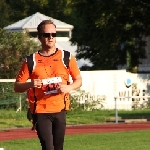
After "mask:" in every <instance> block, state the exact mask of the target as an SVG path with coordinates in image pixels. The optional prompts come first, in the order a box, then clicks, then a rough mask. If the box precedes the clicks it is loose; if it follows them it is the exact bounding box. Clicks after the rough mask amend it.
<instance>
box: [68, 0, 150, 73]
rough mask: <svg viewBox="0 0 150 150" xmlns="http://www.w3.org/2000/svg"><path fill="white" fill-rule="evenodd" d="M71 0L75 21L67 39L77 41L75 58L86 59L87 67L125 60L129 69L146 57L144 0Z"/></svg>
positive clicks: (149, 21)
mask: <svg viewBox="0 0 150 150" xmlns="http://www.w3.org/2000/svg"><path fill="white" fill-rule="evenodd" d="M73 1H74V3H73V4H72V7H73V9H74V11H75V14H76V15H77V18H78V25H76V26H75V28H74V30H73V35H72V39H71V41H72V42H73V43H77V44H78V50H77V53H78V54H77V58H85V59H87V58H88V59H90V61H91V62H92V64H93V67H91V68H90V69H96V70H98V69H101V70H103V69H116V68H117V66H118V65H120V64H121V65H124V64H126V63H128V64H129V66H128V67H129V69H130V70H131V69H132V67H135V66H138V64H139V63H140V62H139V60H140V58H145V57H146V56H145V46H146V41H144V39H143V37H144V36H147V35H148V34H149V24H150V18H149V17H148V16H149V15H150V11H149V10H150V3H149V1H148V0H140V1H139V0H132V1H130V0H112V1H106V0H97V1H95V0H73ZM127 54H128V55H129V56H130V57H129V58H127V59H126V56H127Z"/></svg>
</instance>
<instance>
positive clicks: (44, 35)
mask: <svg viewBox="0 0 150 150" xmlns="http://www.w3.org/2000/svg"><path fill="white" fill-rule="evenodd" d="M41 35H42V36H43V37H45V38H49V37H51V36H52V37H56V33H41Z"/></svg>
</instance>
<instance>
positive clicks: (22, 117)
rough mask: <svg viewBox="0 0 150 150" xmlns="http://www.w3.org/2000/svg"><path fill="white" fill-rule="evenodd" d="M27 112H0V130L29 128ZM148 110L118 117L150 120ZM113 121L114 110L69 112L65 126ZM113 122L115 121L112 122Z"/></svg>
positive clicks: (130, 112) (121, 113)
mask: <svg viewBox="0 0 150 150" xmlns="http://www.w3.org/2000/svg"><path fill="white" fill-rule="evenodd" d="M26 113H27V111H21V112H17V113H16V112H15V111H14V110H0V130H1V129H5V128H18V127H31V123H30V122H29V121H28V120H27V118H26ZM149 114H150V109H145V110H134V111H123V110H120V111H118V117H119V118H122V119H127V118H128V119H129V118H132V119H133V118H147V119H149V118H150V115H149ZM112 118H113V120H114V119H115V111H114V110H95V111H78V112H76V111H75V112H74V111H69V112H67V124H68V125H69V124H92V123H93V124H95V123H104V122H107V121H110V120H112ZM114 121H115V120H114Z"/></svg>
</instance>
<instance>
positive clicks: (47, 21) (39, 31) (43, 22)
mask: <svg viewBox="0 0 150 150" xmlns="http://www.w3.org/2000/svg"><path fill="white" fill-rule="evenodd" d="M46 24H53V25H54V26H55V28H56V25H55V24H54V22H53V21H52V20H43V21H42V22H41V23H40V24H39V25H38V27H37V31H38V34H39V33H41V30H42V27H43V26H45V25H46Z"/></svg>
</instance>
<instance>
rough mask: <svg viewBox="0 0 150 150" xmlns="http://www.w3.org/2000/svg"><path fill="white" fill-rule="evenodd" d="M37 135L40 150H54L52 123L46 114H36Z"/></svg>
mask: <svg viewBox="0 0 150 150" xmlns="http://www.w3.org/2000/svg"><path fill="white" fill-rule="evenodd" d="M36 127H37V128H36V129H37V135H38V137H39V140H40V143H41V146H42V150H54V146H53V135H52V121H51V119H50V118H49V115H47V114H37V126H36Z"/></svg>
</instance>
